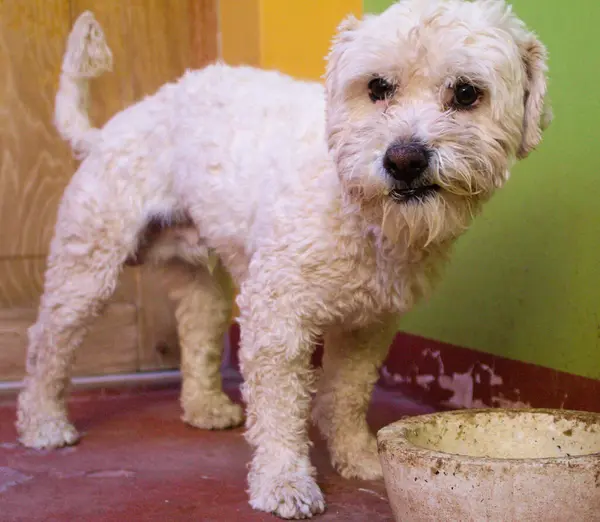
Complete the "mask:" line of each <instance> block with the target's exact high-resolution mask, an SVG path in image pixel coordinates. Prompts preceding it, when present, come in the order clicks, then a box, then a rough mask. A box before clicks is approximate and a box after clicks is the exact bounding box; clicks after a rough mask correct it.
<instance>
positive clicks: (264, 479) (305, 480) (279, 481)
mask: <svg viewBox="0 0 600 522" xmlns="http://www.w3.org/2000/svg"><path fill="white" fill-rule="evenodd" d="M249 482H250V505H251V506H252V507H253V508H254V509H257V510H259V511H266V512H267V513H273V514H274V515H277V516H278V517H281V518H286V519H302V518H311V517H312V516H313V515H317V514H319V513H323V511H325V500H324V498H323V493H321V490H320V489H319V486H317V483H316V482H315V480H314V479H313V478H312V477H311V476H309V475H302V474H299V473H282V474H280V475H277V476H275V477H268V476H265V475H260V474H253V475H252V476H251V477H250V479H249Z"/></svg>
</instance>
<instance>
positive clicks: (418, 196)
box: [390, 185, 440, 203]
mask: <svg viewBox="0 0 600 522" xmlns="http://www.w3.org/2000/svg"><path fill="white" fill-rule="evenodd" d="M439 189H440V187H439V185H425V186H422V187H414V188H393V189H392V190H391V191H390V197H391V198H392V199H393V200H394V201H398V202H401V203H403V202H406V201H413V200H423V199H425V198H427V197H428V196H431V195H432V194H434V193H435V192H437V191H438V190H439Z"/></svg>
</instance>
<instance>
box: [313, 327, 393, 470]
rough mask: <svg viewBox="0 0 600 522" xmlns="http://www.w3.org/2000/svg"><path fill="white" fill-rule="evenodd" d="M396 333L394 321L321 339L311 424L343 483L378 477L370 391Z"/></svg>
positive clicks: (377, 459)
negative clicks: (369, 415)
mask: <svg viewBox="0 0 600 522" xmlns="http://www.w3.org/2000/svg"><path fill="white" fill-rule="evenodd" d="M396 331H397V321H396V319H395V318H391V319H389V320H386V321H385V322H384V323H378V324H376V325H373V326H371V327H369V328H364V329H361V330H353V331H344V330H342V329H336V330H332V331H330V332H327V333H326V335H325V353H324V357H323V370H324V373H323V376H322V378H321V379H320V381H319V389H318V392H317V397H316V400H315V407H314V409H313V420H314V422H315V423H316V424H317V425H318V427H319V429H320V431H321V433H322V434H323V436H324V437H325V438H326V439H327V445H328V448H329V452H330V454H331V461H332V464H333V466H334V467H335V468H336V470H337V471H338V472H339V473H340V474H341V475H342V476H343V477H346V478H360V479H366V480H371V479H376V478H380V477H381V476H382V472H381V466H380V464H379V458H378V455H377V442H376V440H375V436H374V435H373V434H372V433H371V431H370V429H369V426H368V425H367V410H368V408H369V402H370V399H371V393H372V391H373V386H374V384H375V382H376V381H377V379H378V377H379V367H380V366H381V364H382V363H383V361H384V359H385V357H386V355H387V353H388V349H389V346H390V343H391V341H392V339H393V337H394V334H395V333H396Z"/></svg>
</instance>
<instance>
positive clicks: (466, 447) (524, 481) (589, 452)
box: [377, 409, 600, 522]
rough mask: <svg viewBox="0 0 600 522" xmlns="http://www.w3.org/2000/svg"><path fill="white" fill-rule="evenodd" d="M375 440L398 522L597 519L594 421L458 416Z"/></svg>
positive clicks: (562, 415)
mask: <svg viewBox="0 0 600 522" xmlns="http://www.w3.org/2000/svg"><path fill="white" fill-rule="evenodd" d="M377 442H378V449H379V457H380V460H381V465H382V467H383V475H384V479H385V485H386V489H387V492H388V498H389V501H390V504H391V506H392V510H393V512H394V516H395V518H396V520H397V521H398V522H420V521H423V522H424V521H435V522H445V521H448V522H455V521H460V522H467V521H473V522H483V521H491V522H513V521H514V522H527V521H535V522H549V521H557V522H558V521H560V522H567V521H568V522H592V521H600V414H595V413H585V412H576V411H565V410H542V409H537V410H536V409H523V410H521V409H519V410H515V409H513V410H505V409H489V410H458V411H451V412H444V413H435V414H431V415H421V416H417V417H410V418H406V419H403V420H400V421H398V422H395V423H393V424H390V425H389V426H386V427H385V428H382V429H381V430H380V431H379V433H378V434H377Z"/></svg>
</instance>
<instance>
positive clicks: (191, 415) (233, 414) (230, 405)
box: [181, 394, 244, 430]
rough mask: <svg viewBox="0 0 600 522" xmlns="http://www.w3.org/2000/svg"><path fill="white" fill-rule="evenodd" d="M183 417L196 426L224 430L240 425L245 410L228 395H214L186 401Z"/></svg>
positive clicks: (185, 420) (186, 421)
mask: <svg viewBox="0 0 600 522" xmlns="http://www.w3.org/2000/svg"><path fill="white" fill-rule="evenodd" d="M181 418H182V420H183V421H184V422H185V423H187V424H189V425H191V426H194V427H196V428H201V429H205V430H224V429H226V428H234V427H236V426H240V425H241V424H242V423H243V422H244V410H243V409H242V407H241V406H240V405H239V404H235V403H234V402H232V401H231V399H230V398H229V397H227V395H225V394H222V395H214V396H211V397H202V399H200V400H196V401H193V402H192V401H189V400H188V401H184V402H183V416H182V417H181Z"/></svg>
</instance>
